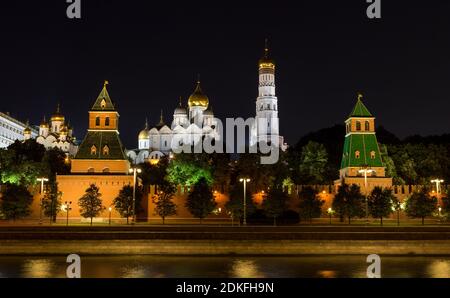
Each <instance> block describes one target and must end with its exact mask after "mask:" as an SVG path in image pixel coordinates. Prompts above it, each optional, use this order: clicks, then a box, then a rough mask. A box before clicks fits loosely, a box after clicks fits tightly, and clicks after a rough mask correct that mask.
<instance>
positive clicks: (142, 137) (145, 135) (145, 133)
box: [138, 119, 150, 140]
mask: <svg viewBox="0 0 450 298" xmlns="http://www.w3.org/2000/svg"><path fill="white" fill-rule="evenodd" d="M149 138H150V134H149V130H148V122H147V119H145V127H144V129H143V130H141V132H140V133H139V136H138V139H139V140H147V139H149Z"/></svg>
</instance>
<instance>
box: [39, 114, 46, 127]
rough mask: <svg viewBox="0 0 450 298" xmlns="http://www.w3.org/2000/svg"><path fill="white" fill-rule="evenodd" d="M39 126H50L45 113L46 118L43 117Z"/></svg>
mask: <svg viewBox="0 0 450 298" xmlns="http://www.w3.org/2000/svg"><path fill="white" fill-rule="evenodd" d="M39 126H40V127H42V128H48V122H47V120H46V119H45V115H44V118H43V119H42V122H41V124H40V125H39Z"/></svg>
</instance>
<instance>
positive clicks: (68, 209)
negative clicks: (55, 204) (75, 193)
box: [61, 201, 72, 226]
mask: <svg viewBox="0 0 450 298" xmlns="http://www.w3.org/2000/svg"><path fill="white" fill-rule="evenodd" d="M70 205H72V201H70V202H67V201H66V202H65V203H64V204H63V205H62V206H61V209H62V210H63V211H65V212H66V226H69V211H70V210H72V208H71V207H70Z"/></svg>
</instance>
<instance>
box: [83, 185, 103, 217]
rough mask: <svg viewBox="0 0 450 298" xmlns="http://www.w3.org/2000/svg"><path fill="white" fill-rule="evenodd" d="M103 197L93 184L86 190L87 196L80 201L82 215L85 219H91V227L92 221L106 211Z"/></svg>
mask: <svg viewBox="0 0 450 298" xmlns="http://www.w3.org/2000/svg"><path fill="white" fill-rule="evenodd" d="M101 196H102V194H101V193H100V192H99V188H98V187H97V186H96V185H95V184H91V185H90V186H89V188H87V189H86V191H85V194H84V195H83V196H82V197H81V198H80V199H79V200H78V205H79V206H80V215H81V216H83V217H84V218H90V219H91V226H92V219H93V218H94V217H97V216H98V215H100V213H101V212H102V211H103V210H105V207H104V206H103V205H102V199H101Z"/></svg>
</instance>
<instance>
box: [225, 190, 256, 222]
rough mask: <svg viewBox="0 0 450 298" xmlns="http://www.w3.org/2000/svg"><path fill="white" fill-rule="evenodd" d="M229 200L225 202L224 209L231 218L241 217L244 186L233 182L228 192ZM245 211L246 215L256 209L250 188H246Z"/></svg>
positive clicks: (242, 213) (242, 214)
mask: <svg viewBox="0 0 450 298" xmlns="http://www.w3.org/2000/svg"><path fill="white" fill-rule="evenodd" d="M229 196H230V198H229V200H228V201H227V202H226V203H225V209H226V210H227V211H228V212H229V213H230V216H231V217H232V218H233V219H239V220H240V219H242V218H243V216H244V186H243V184H242V183H238V184H235V185H234V186H233V187H232V188H231V190H230V193H229ZM245 201H246V213H247V217H248V216H250V215H252V214H253V213H254V212H255V211H256V204H255V202H254V201H253V198H252V193H251V191H250V189H249V188H248V187H247V188H246V200H245Z"/></svg>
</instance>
